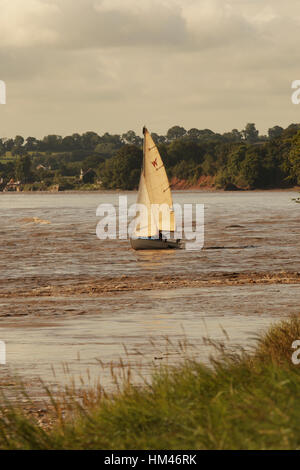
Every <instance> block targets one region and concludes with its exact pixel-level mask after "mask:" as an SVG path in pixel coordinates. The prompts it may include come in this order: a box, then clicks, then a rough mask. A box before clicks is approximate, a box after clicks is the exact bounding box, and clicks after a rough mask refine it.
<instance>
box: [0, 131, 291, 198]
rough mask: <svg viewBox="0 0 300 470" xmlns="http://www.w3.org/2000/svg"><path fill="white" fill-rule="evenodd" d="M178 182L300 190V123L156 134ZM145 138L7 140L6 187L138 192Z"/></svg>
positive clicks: (1, 160)
mask: <svg viewBox="0 0 300 470" xmlns="http://www.w3.org/2000/svg"><path fill="white" fill-rule="evenodd" d="M152 137H153V139H154V140H155V142H156V144H157V146H158V148H159V151H160V153H161V155H162V158H163V160H164V163H165V166H166V169H167V172H168V175H169V177H170V178H173V179H174V180H185V181H186V182H188V183H190V184H197V182H198V181H199V180H200V179H201V177H210V179H211V181H212V184H214V185H215V186H216V187H219V188H229V189H230V188H235V187H236V188H243V189H254V188H279V187H289V186H294V185H297V184H298V185H300V124H291V125H289V126H288V127H287V128H286V129H283V128H282V127H280V126H274V127H272V128H270V129H269V130H268V135H265V136H264V135H259V132H258V130H257V129H256V126H255V124H253V123H248V124H247V125H246V126H245V129H243V130H242V131H239V130H237V129H233V130H232V131H231V132H225V133H223V134H219V133H215V132H213V131H212V130H210V129H203V130H201V129H196V128H192V129H190V130H186V129H184V128H183V127H181V126H173V127H171V128H170V129H169V130H168V132H167V133H166V135H159V134H156V133H152ZM142 143H143V141H142V138H141V137H140V136H138V135H136V133H135V132H134V131H132V130H130V131H128V132H126V133H124V134H122V135H111V134H109V133H105V134H104V135H102V136H100V135H98V134H97V133H96V132H85V133H83V134H81V135H80V134H73V135H70V136H66V137H61V136H59V135H48V136H46V137H44V138H43V139H36V138H34V137H27V138H26V139H24V137H22V136H19V135H18V136H16V137H15V138H14V139H7V138H0V189H1V188H3V187H4V186H5V185H6V184H7V183H8V182H9V181H10V180H12V179H13V180H14V181H20V182H21V183H22V185H23V186H24V189H32V190H34V189H39V190H43V189H48V188H50V187H51V186H53V185H59V187H60V188H61V189H81V188H83V189H88V188H91V189H92V188H100V187H101V188H104V189H135V188H137V186H138V182H139V175H140V169H141V164H142Z"/></svg>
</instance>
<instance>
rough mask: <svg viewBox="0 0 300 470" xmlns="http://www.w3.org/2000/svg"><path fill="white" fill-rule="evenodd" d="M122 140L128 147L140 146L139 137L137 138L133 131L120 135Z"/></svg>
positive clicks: (140, 140)
mask: <svg viewBox="0 0 300 470" xmlns="http://www.w3.org/2000/svg"><path fill="white" fill-rule="evenodd" d="M122 140H123V142H124V143H125V144H128V145H136V146H139V145H142V139H141V137H139V136H137V135H136V133H135V132H134V131H127V132H125V134H123V135H122Z"/></svg>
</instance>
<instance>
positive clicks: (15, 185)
mask: <svg viewBox="0 0 300 470" xmlns="http://www.w3.org/2000/svg"><path fill="white" fill-rule="evenodd" d="M3 191H4V192H9V191H17V192H19V191H21V181H15V180H14V179H13V178H12V179H11V180H10V181H9V182H8V183H7V185H6V186H5V188H4V190H3Z"/></svg>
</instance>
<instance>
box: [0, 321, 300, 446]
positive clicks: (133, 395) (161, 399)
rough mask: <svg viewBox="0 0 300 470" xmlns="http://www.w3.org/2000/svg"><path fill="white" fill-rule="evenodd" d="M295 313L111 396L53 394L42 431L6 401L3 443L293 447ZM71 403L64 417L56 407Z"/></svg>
mask: <svg viewBox="0 0 300 470" xmlns="http://www.w3.org/2000/svg"><path fill="white" fill-rule="evenodd" d="M297 339H300V318H299V317H294V318H291V319H290V320H288V321H283V322H281V323H280V324H279V325H275V326H273V327H272V328H271V329H270V330H269V331H268V332H267V333H266V334H265V335H263V336H262V337H261V338H260V339H259V340H258V344H257V347H256V349H255V350H253V352H252V353H246V352H244V351H241V352H238V353H233V352H229V351H227V352H226V350H224V347H223V346H222V345H220V344H219V345H218V346H217V347H218V352H219V355H220V354H221V356H220V358H219V359H212V362H211V367H206V366H204V365H203V364H201V363H199V362H198V361H196V360H195V359H188V358H186V359H185V361H184V362H183V363H182V364H181V365H179V366H177V367H161V368H159V369H157V370H156V371H155V372H154V374H153V377H152V382H151V384H145V385H144V386H143V387H142V388H141V387H136V386H134V385H132V384H131V383H130V379H129V377H130V374H128V375H127V379H126V380H125V382H124V384H123V387H122V388H120V389H119V391H118V392H117V393H115V395H113V396H107V395H105V394H104V393H103V391H102V390H101V389H100V388H97V389H96V390H94V389H90V390H88V391H86V392H85V393H83V394H78V393H77V398H76V396H73V398H71V394H70V393H68V394H67V396H66V397H65V400H64V401H63V400H56V401H55V400H53V403H54V408H55V413H56V420H57V423H56V425H55V426H54V428H53V429H50V430H43V429H42V428H41V427H40V426H39V425H38V423H37V421H36V420H35V419H34V418H32V417H31V418H28V417H27V416H26V415H25V414H24V412H23V411H22V410H21V408H20V409H19V410H18V409H17V408H16V407H14V406H9V405H8V404H7V403H4V405H3V407H2V411H1V417H0V447H1V448H2V449H298V448H299V446H300V403H299V396H300V365H298V366H297V365H293V363H292V361H291V355H292V353H293V349H292V347H291V345H292V343H293V341H295V340H297ZM66 403H68V407H69V409H71V410H72V411H70V412H69V413H67V416H66V418H63V417H62V412H61V410H62V409H64V408H65V407H66Z"/></svg>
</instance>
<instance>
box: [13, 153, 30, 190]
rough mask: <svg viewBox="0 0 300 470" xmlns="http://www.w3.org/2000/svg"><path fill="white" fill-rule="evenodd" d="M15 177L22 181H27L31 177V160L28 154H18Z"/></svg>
mask: <svg viewBox="0 0 300 470" xmlns="http://www.w3.org/2000/svg"><path fill="white" fill-rule="evenodd" d="M15 177H16V179H17V180H18V181H21V182H22V183H28V182H30V179H31V160H30V157H29V156H28V155H25V156H19V157H18V159H17V161H16V167H15Z"/></svg>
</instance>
